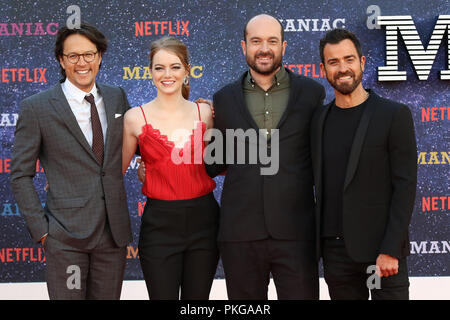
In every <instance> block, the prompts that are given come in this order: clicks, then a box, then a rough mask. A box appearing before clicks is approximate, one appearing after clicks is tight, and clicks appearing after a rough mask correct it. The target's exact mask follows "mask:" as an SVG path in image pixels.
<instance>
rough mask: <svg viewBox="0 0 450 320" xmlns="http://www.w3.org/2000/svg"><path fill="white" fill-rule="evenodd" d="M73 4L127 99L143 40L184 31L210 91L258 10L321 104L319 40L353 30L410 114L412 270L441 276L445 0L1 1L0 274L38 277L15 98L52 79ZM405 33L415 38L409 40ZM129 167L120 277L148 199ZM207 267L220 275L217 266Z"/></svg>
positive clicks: (230, 76) (448, 237) (380, 89)
mask: <svg viewBox="0 0 450 320" xmlns="http://www.w3.org/2000/svg"><path fill="white" fill-rule="evenodd" d="M71 5H76V6H77V7H78V8H79V9H80V13H81V19H82V20H85V21H88V22H90V23H92V24H94V25H96V26H97V27H98V28H99V29H100V30H101V31H103V32H104V33H105V35H106V36H107V38H108V39H109V48H108V51H107V52H106V54H105V55H104V56H103V61H102V67H101V70H100V73H99V77H98V81H99V82H103V83H108V84H112V85H116V86H121V87H122V88H124V89H125V91H126V93H127V95H128V99H129V101H130V104H131V105H132V106H138V105H140V104H143V103H145V102H147V101H149V100H151V99H153V98H154V97H155V94H156V91H155V88H154V87H153V85H152V82H151V79H150V77H149V74H148V69H146V68H147V65H148V58H147V57H148V53H149V44H150V42H151V41H153V40H156V39H158V38H160V37H161V36H163V35H175V36H177V37H179V39H181V40H182V41H184V42H185V43H186V44H187V46H188V48H189V50H190V55H191V65H192V72H191V97H192V99H196V98H198V97H203V98H207V99H211V98H212V95H213V93H214V92H215V91H217V90H218V89H219V88H221V87H222V86H223V85H225V84H226V83H228V82H230V81H233V80H234V79H236V78H237V77H238V76H239V75H240V74H241V73H242V72H244V71H245V70H246V68H247V66H246V62H245V59H244V57H243V55H242V51H241V47H240V40H241V39H242V34H243V27H244V25H245V23H246V21H247V20H248V19H249V18H251V17H252V16H254V15H256V14H259V13H269V14H271V15H273V16H275V17H276V18H278V19H280V21H281V23H282V25H283V27H284V28H285V38H286V40H287V43H288V45H287V49H286V54H285V56H284V60H283V62H284V65H285V66H286V67H287V68H289V69H290V70H292V71H293V72H295V73H299V74H302V75H304V76H306V77H310V78H312V79H314V80H316V81H318V82H320V83H322V84H323V85H324V86H325V87H326V90H327V97H326V102H328V101H330V100H331V99H332V98H333V90H332V89H331V87H330V86H329V84H328V83H327V81H326V79H325V78H324V76H323V74H321V72H320V68H319V65H320V57H319V49H318V46H319V39H320V38H321V37H322V36H323V35H324V34H325V32H326V31H327V30H329V29H331V28H334V27H342V28H346V29H349V30H351V31H353V32H355V33H356V34H357V36H358V37H359V38H360V39H361V42H362V46H363V53H364V55H365V56H366V58H367V60H366V72H365V75H364V79H363V84H364V86H365V87H366V88H372V89H374V90H375V91H376V92H377V93H378V94H379V95H381V96H384V97H387V98H390V99H393V100H397V101H400V102H402V103H404V104H406V105H408V106H409V107H410V109H411V111H412V114H413V117H414V121H415V128H416V135H417V145H418V157H417V161H418V168H419V171H418V185H417V197H416V203H415V208H414V213H413V216H412V221H411V228H410V240H411V256H410V257H409V258H408V261H409V267H410V271H409V272H410V275H411V276H450V228H449V225H450V211H449V205H450V196H449V163H450V159H449V140H450V139H449V120H450V90H449V84H450V82H449V80H448V77H447V76H446V74H448V72H449V71H448V70H449V69H450V68H449V58H450V52H449V51H450V45H449V44H450V38H449V37H450V32H449V28H450V16H449V15H450V6H449V1H448V0H427V1H390V0H370V1H368V0H339V1H333V0H318V1H312V0H290V1H252V0H247V1H244V0H242V1H225V0H217V1H201V0H199V1H194V0H188V1H183V0H172V1H144V0H133V1H131V0H125V1H119V0H116V1H107V0H105V1H75V0H70V1H58V2H56V1H50V0H48V1H40V0H36V1H19V0H9V1H0V50H1V51H0V52H1V55H0V68H1V70H0V79H1V81H0V97H1V100H0V101H1V104H0V110H1V118H0V135H1V159H0V282H28V281H44V267H45V258H44V253H43V250H42V249H41V247H40V246H39V245H36V244H34V243H33V242H32V241H31V238H30V236H29V235H28V231H27V229H26V226H25V221H24V219H23V217H22V216H21V214H20V212H19V210H18V207H17V204H16V202H15V199H14V196H13V195H12V193H11V188H10V185H9V172H10V166H11V148H12V145H13V141H14V140H13V139H14V130H15V125H16V121H17V117H18V109H19V104H20V101H21V100H22V99H24V98H26V97H28V96H30V95H32V94H35V93H37V92H40V91H42V90H46V89H49V88H50V87H52V86H53V85H55V83H57V81H58V80H59V79H60V74H59V65H58V62H57V61H56V59H55V57H54V54H53V48H54V42H55V34H56V32H57V29H58V27H61V26H63V25H64V24H66V23H67V22H68V21H69V23H71V22H73V21H74V20H73V19H72V18H73V17H74V16H73V14H76V12H77V11H76V9H75V10H74V9H72V8H73V7H71V8H69V7H70V6H71ZM68 8H69V10H68ZM379 15H381V16H387V17H390V18H387V20H386V19H385V20H383V21H384V22H383V23H384V24H391V26H389V25H388V26H385V25H383V26H381V27H380V26H379V25H377V18H376V17H377V16H379ZM391 16H403V18H398V19H397V18H392V17H391ZM408 16H409V17H408ZM439 17H440V18H439ZM396 19H397V20H396ZM438 19H439V23H437V22H438ZM380 24H382V23H380ZM404 25H406V27H405V26H404ZM388 30H389V38H388V39H387V38H386V37H387V33H388ZM399 30H400V31H399ZM405 30H409V31H408V32H405ZM414 30H416V33H417V34H416V36H415V37H414ZM408 33H409V34H412V35H413V37H412V38H408V37H407V35H408ZM432 36H433V37H432ZM413 38H415V43H412V42H411V40H408V39H413ZM430 39H432V41H431V40H430ZM433 39H434V40H433ZM387 41H389V42H388V43H387ZM431 42H433V43H431ZM429 45H430V46H429ZM432 45H433V46H434V47H433V46H432ZM421 46H422V47H421ZM428 46H429V47H428ZM414 49H416V51H418V53H417V55H422V57H425V58H424V59H428V62H425V63H424V64H425V67H417V66H418V64H419V63H420V62H417V61H420V58H417V59H412V58H410V55H412V54H410V53H413V51H414ZM388 57H389V58H388ZM433 59H434V60H433ZM413 60H414V61H415V65H413ZM427 63H428V69H427V67H426V65H427ZM431 65H432V67H431ZM379 67H384V68H381V69H378V68H379ZM430 68H431V69H430ZM385 69H388V70H387V71H388V72H389V70H390V71H393V73H391V74H403V76H402V77H403V80H397V81H380V80H382V78H381V76H382V74H386V70H385ZM416 69H417V70H419V74H423V73H425V75H427V76H425V77H424V78H425V79H426V80H419V77H418V73H417V72H416ZM420 70H422V71H420ZM423 70H425V71H424V72H423ZM427 70H428V71H429V72H428V73H427ZM445 70H447V71H445ZM379 71H382V72H381V73H380V72H379ZM441 71H442V72H441ZM388 74H389V73H388ZM379 77H380V79H379ZM446 77H447V80H445V78H446ZM136 168H137V166H136V162H135V161H133V162H132V164H131V165H130V168H129V170H128V172H127V174H126V176H125V180H126V181H125V183H126V188H127V192H128V205H129V209H130V214H131V221H132V227H133V234H134V241H133V242H132V243H131V244H130V245H129V247H128V257H127V258H128V260H127V268H126V275H125V279H128V280H133V279H142V272H141V269H140V266H139V261H138V251H137V239H138V234H139V226H140V219H141V214H142V212H143V208H144V204H145V197H144V196H143V195H142V194H141V191H140V188H141V184H140V183H139V182H138V181H137V178H136ZM216 181H217V188H216V190H215V192H214V193H215V196H216V197H217V199H220V194H221V190H222V181H223V178H222V177H219V178H217V179H216ZM74 183H76V181H74ZM35 184H36V188H37V190H38V192H39V195H40V197H41V199H42V202H43V203H44V202H45V192H44V184H45V176H44V173H43V170H42V168H41V167H40V165H39V163H38V164H37V166H36V178H35ZM362 214H363V213H362ZM216 276H217V277H218V278H223V270H222V267H221V265H219V268H218V270H217V275H216Z"/></svg>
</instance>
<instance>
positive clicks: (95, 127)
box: [84, 94, 104, 164]
mask: <svg viewBox="0 0 450 320" xmlns="http://www.w3.org/2000/svg"><path fill="white" fill-rule="evenodd" d="M84 98H85V99H86V100H87V101H88V102H89V103H90V104H91V124H92V151H94V154H95V156H96V157H97V160H98V162H99V163H100V164H103V149H104V142H103V131H102V124H101V123H100V118H99V116H98V112H97V107H96V105H95V101H94V96H93V95H92V94H88V95H87V96H85V97H84Z"/></svg>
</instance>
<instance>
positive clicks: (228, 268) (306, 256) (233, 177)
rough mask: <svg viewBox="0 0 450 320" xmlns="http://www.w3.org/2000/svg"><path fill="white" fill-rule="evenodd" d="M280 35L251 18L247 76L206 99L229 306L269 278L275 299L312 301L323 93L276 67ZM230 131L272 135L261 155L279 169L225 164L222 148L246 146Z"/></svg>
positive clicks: (245, 45)
mask: <svg viewBox="0 0 450 320" xmlns="http://www.w3.org/2000/svg"><path fill="white" fill-rule="evenodd" d="M283 32H284V31H283V27H282V25H281V24H280V22H279V21H278V20H277V19H275V18H274V17H272V16H269V15H265V14H262V15H258V16H256V17H253V18H252V19H250V20H249V22H248V23H247V25H246V26H245V29H244V40H242V41H241V46H242V51H243V54H244V56H245V58H246V61H247V64H248V66H249V70H248V71H246V72H245V73H244V74H243V75H242V76H241V77H240V78H239V79H238V80H237V81H235V82H233V83H231V84H228V85H226V86H225V87H224V88H222V89H220V90H219V91H218V92H217V93H215V94H214V97H213V104H214V109H215V119H214V127H215V128H216V129H218V130H220V132H221V134H222V137H224V142H225V143H224V145H225V146H226V148H225V149H224V158H225V159H226V161H223V163H222V164H219V163H217V164H214V165H207V170H208V173H209V174H210V175H211V176H215V175H217V174H218V173H220V172H223V171H224V170H226V177H225V181H224V185H223V191H222V198H221V213H220V225H219V236H218V241H219V248H220V251H221V258H222V263H223V267H224V271H225V278H226V284H227V292H228V298H229V299H233V300H239V299H240V300H248V299H259V300H264V299H267V291H268V284H269V280H270V275H272V276H273V280H274V283H275V287H276V290H277V295H278V299H318V297H319V277H318V267H317V260H316V255H315V222H314V195H313V175H312V167H311V157H310V142H309V131H310V130H309V129H310V128H309V123H310V119H311V117H312V115H313V113H314V110H315V109H316V107H318V106H321V105H322V102H323V99H324V97H325V90H324V88H323V87H322V86H321V85H320V84H318V83H317V82H315V81H313V80H311V79H308V78H305V77H303V76H300V75H294V74H293V73H292V72H290V71H289V70H287V69H285V68H283V67H282V58H283V55H284V52H285V48H286V41H285V40H284V36H283ZM230 130H234V131H235V132H236V131H238V130H240V131H244V132H252V131H256V132H260V130H266V132H267V133H272V134H271V136H270V135H269V134H268V138H270V140H269V141H267V148H268V149H267V150H266V151H268V153H271V155H272V156H273V154H275V153H278V155H275V158H277V159H278V161H279V167H278V170H276V172H274V173H272V174H267V175H266V174H263V173H262V171H261V169H262V168H265V166H266V164H265V163H263V161H262V160H261V159H260V162H259V163H252V162H251V161H249V162H246V163H236V162H232V161H231V162H230V161H229V160H233V157H234V155H232V156H230V153H229V152H228V150H232V151H234V150H238V151H239V150H243V149H244V150H250V149H252V147H253V145H252V142H251V141H249V140H250V139H236V138H235V137H230V136H229V135H228V136H227V134H226V133H228V132H229V131H230ZM271 130H277V131H272V132H271ZM275 134H276V135H275ZM253 136H254V135H253ZM258 137H260V135H259V134H258ZM260 139H265V137H264V135H263V136H262V137H260ZM259 142H261V140H259ZM235 143H238V144H239V145H238V146H237V148H236V146H233V144H235ZM275 143H277V144H278V145H277V146H275ZM261 145H263V146H264V145H265V144H264V143H263V144H261V143H260V144H259V146H260V147H261ZM230 146H231V148H229V147H230ZM270 150H271V151H270ZM225 153H226V154H225ZM230 158H231V159H230Z"/></svg>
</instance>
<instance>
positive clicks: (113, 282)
mask: <svg viewBox="0 0 450 320" xmlns="http://www.w3.org/2000/svg"><path fill="white" fill-rule="evenodd" d="M106 49H107V40H106V38H105V36H104V35H103V34H102V33H101V32H100V31H98V30H97V29H96V28H95V27H93V26H90V25H88V24H85V23H82V24H81V26H80V28H78V29H69V28H67V27H63V28H61V29H60V30H59V31H58V35H57V39H56V44H55V56H56V59H57V60H58V61H59V63H60V66H61V73H62V75H63V80H62V81H61V83H58V84H57V85H56V86H54V87H53V88H51V89H49V90H46V91H44V92H41V93H38V94H35V95H33V96H31V97H29V98H27V99H25V100H24V101H23V102H22V103H21V110H20V115H19V119H18V122H17V127H16V132H15V140H14V148H13V155H12V164H11V186H12V190H13V192H14V195H15V197H16V200H17V203H18V205H19V208H20V211H21V212H22V213H23V215H24V217H25V220H26V222H27V226H28V229H29V231H30V234H31V236H32V238H33V240H34V241H36V242H40V243H41V244H42V245H43V246H44V248H45V254H46V266H47V270H46V280H47V287H48V292H49V297H50V299H119V298H120V293H121V288H122V279H123V275H124V271H125V263H126V253H127V252H126V246H127V244H128V243H129V242H130V241H131V240H132V235H131V228H130V218H129V213H128V206H127V201H126V194H125V188H124V183H123V177H122V169H121V168H122V128H123V114H124V113H125V112H126V110H127V109H129V104H128V101H127V98H126V96H125V93H124V91H123V90H122V89H121V88H117V87H112V86H108V85H103V84H100V83H96V76H97V74H98V71H99V69H100V66H101V61H102V58H103V54H104V52H105V51H106ZM38 159H39V160H40V162H41V164H42V166H43V168H44V171H45V175H46V178H47V181H48V185H49V188H48V192H47V201H46V205H45V207H44V208H42V206H41V201H40V199H39V197H38V194H37V192H36V189H35V187H34V184H33V177H34V175H35V171H36V161H37V160H38Z"/></svg>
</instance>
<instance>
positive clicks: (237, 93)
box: [232, 71, 259, 130]
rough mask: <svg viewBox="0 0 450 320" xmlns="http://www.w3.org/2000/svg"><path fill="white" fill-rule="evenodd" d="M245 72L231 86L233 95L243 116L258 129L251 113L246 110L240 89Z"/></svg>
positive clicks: (242, 92) (242, 91)
mask: <svg viewBox="0 0 450 320" xmlns="http://www.w3.org/2000/svg"><path fill="white" fill-rule="evenodd" d="M247 72H248V71H247ZM247 72H245V73H244V74H243V75H242V76H241V77H240V78H239V80H238V81H236V82H235V83H234V84H233V87H232V90H233V96H234V98H235V99H236V105H237V108H238V109H239V111H240V112H241V114H242V116H243V118H244V119H245V120H246V121H247V122H248V123H249V124H250V126H251V127H253V128H254V129H255V130H258V129H259V128H258V125H257V124H256V122H255V120H254V119H253V117H252V115H251V114H250V111H249V110H248V107H247V105H246V104H245V98H244V90H243V89H242V83H243V81H244V79H245V77H246V75H247Z"/></svg>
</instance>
